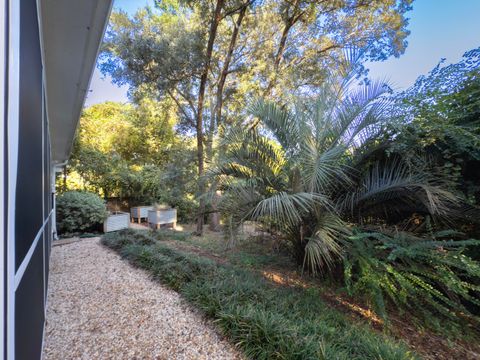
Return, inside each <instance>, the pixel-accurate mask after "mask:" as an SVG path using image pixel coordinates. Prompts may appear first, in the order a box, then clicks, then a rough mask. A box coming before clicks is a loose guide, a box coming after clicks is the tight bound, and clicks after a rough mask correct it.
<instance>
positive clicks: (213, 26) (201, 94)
mask: <svg viewBox="0 0 480 360" xmlns="http://www.w3.org/2000/svg"><path fill="white" fill-rule="evenodd" d="M224 3H225V0H217V3H216V5H215V10H214V14H213V17H212V20H211V22H210V30H209V33H208V43H207V51H206V53H205V65H204V68H203V71H202V75H201V77H200V87H199V91H198V106H197V119H196V120H197V121H196V130H197V160H198V192H199V194H200V196H201V197H200V201H199V209H198V217H197V231H196V235H198V236H201V235H202V233H203V217H204V214H205V200H204V199H203V197H202V195H203V194H204V193H205V189H206V187H205V179H204V171H205V169H204V166H205V165H204V155H203V153H204V152H203V103H204V98H205V88H206V85H207V78H208V71H209V70H210V62H211V59H212V52H213V44H214V42H215V37H216V36H217V29H218V24H219V23H220V21H221V19H222V17H221V12H222V8H223V5H224Z"/></svg>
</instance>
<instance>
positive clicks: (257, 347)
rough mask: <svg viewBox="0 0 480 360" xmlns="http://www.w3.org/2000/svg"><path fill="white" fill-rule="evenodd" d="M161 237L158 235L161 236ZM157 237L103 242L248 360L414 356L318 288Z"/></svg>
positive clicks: (131, 234) (120, 235)
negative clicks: (283, 282)
mask: <svg viewBox="0 0 480 360" xmlns="http://www.w3.org/2000/svg"><path fill="white" fill-rule="evenodd" d="M159 236H160V238H159ZM164 236H165V235H162V233H159V232H157V233H156V232H149V233H145V232H135V231H132V230H127V231H120V232H117V233H109V234H105V235H104V236H103V238H102V242H103V244H104V245H106V246H108V247H110V248H112V249H114V250H116V251H118V252H119V253H120V254H121V255H122V256H123V257H124V258H126V259H127V260H128V261H130V262H131V263H132V264H134V265H136V266H138V267H141V268H143V269H146V270H147V271H149V272H150V273H151V274H152V276H153V277H154V278H155V279H157V280H159V281H161V282H162V283H163V284H165V285H167V286H169V287H170V288H172V289H174V290H176V291H178V292H180V293H181V294H182V295H183V296H184V297H185V298H186V299H187V300H188V301H189V302H190V303H192V304H193V305H195V306H196V307H198V308H200V309H201V310H202V311H203V312H204V313H205V314H206V315H207V316H208V317H210V318H212V319H214V322H215V323H216V324H217V325H218V326H219V327H220V329H221V330H222V331H223V332H224V333H225V334H226V335H227V336H228V338H229V339H230V341H231V342H232V343H234V344H236V345H237V346H239V347H240V348H241V349H242V350H243V352H244V354H245V355H246V356H247V357H249V358H252V359H415V358H417V357H416V355H415V354H413V353H412V352H411V351H409V350H408V349H407V348H406V347H405V346H404V345H402V344H399V343H398V342H396V341H394V340H392V339H391V338H388V337H387V336H384V335H382V334H378V333H375V332H373V331H372V330H371V329H370V328H369V327H368V326H367V325H364V324H360V323H354V322H352V320H351V319H348V318H347V317H346V316H345V315H343V314H341V313H340V312H338V311H337V310H334V309H332V308H330V307H329V306H327V305H326V304H325V303H324V302H323V301H322V300H321V297H320V296H319V293H318V290H316V289H304V288H284V287H277V286H275V285H273V284H271V283H269V282H268V281H267V280H265V279H264V278H262V277H260V276H259V275H257V274H256V273H254V272H251V271H248V270H245V269H240V268H236V267H233V266H225V265H218V264H216V263H215V262H213V261H212V260H209V259H206V258H201V257H198V256H195V255H192V254H187V253H183V252H180V251H178V250H175V249H173V248H171V247H169V246H167V245H165V244H162V241H161V240H160V239H162V238H163V239H165V237H164Z"/></svg>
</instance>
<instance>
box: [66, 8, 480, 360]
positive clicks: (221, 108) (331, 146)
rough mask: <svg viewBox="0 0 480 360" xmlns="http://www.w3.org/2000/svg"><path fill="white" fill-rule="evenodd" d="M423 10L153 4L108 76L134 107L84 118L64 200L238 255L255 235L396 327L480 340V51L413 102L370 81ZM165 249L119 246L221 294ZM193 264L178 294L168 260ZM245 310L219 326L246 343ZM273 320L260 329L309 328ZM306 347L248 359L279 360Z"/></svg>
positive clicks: (131, 28)
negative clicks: (242, 231)
mask: <svg viewBox="0 0 480 360" xmlns="http://www.w3.org/2000/svg"><path fill="white" fill-rule="evenodd" d="M411 3H412V1H410V0H394V1H390V0H369V1H354V0H351V1H350V0H342V1H336V0H326V1H310V0H293V1H290V0H267V1H256V0H248V1H240V0H215V1H203V0H201V1H155V2H154V4H155V6H154V7H152V8H149V7H147V8H145V9H141V10H139V11H138V12H137V13H136V14H135V15H133V16H129V15H128V14H126V13H123V12H120V11H115V12H114V13H113V15H112V19H111V22H110V25H109V27H108V30H107V34H106V40H105V43H104V46H103V48H102V52H101V58H100V69H101V71H102V72H103V73H104V74H107V75H110V76H111V77H112V78H113V81H114V82H115V83H117V84H127V85H129V89H130V91H129V96H130V99H131V100H132V104H118V103H105V104H99V105H95V106H92V107H91V108H89V109H86V110H85V112H84V114H83V116H82V119H81V123H80V127H79V132H78V135H77V139H76V143H75V147H74V153H73V157H72V162H71V163H70V165H69V170H68V172H67V174H66V175H67V176H66V178H65V181H64V184H63V190H66V189H81V190H89V191H94V192H96V193H98V194H100V195H102V196H103V197H105V198H111V197H114V198H118V199H121V200H125V201H127V202H128V205H130V206H131V205H137V204H151V203H153V202H160V203H168V204H169V205H172V206H174V207H176V208H177V210H178V215H179V218H180V220H181V221H190V220H192V219H194V218H196V219H197V234H198V235H199V234H201V233H202V229H203V227H202V226H203V221H204V219H206V218H207V217H210V220H211V228H212V229H219V228H221V227H222V226H223V229H224V230H225V234H226V237H227V238H228V239H229V240H230V245H232V244H234V243H235V240H236V239H237V237H238V229H239V228H240V227H241V226H242V224H244V223H245V222H246V221H253V222H254V223H255V224H256V226H259V227H261V229H262V230H263V231H264V232H267V233H269V235H270V236H272V237H274V238H275V239H278V241H279V243H280V246H282V248H283V249H285V250H287V251H289V252H290V253H291V254H292V257H293V258H294V259H295V260H296V261H297V263H298V265H299V267H301V268H302V269H303V270H305V271H309V272H311V273H313V274H315V275H319V276H324V277H326V276H329V277H330V278H333V279H334V280H335V281H336V282H337V283H340V284H341V286H344V287H345V288H346V289H347V291H349V292H350V293H351V294H355V295H356V296H358V297H364V298H365V299H367V300H368V301H369V302H370V303H371V304H372V305H373V306H374V307H375V308H376V310H377V311H378V313H379V314H381V315H382V316H384V317H385V318H386V317H387V313H388V309H389V308H390V306H396V307H397V308H399V309H400V310H403V311H409V312H412V313H415V314H418V315H420V316H422V317H423V318H424V319H425V320H427V322H430V323H435V322H437V323H438V322H440V321H441V320H444V319H446V320H448V321H449V323H450V322H451V323H452V324H454V327H456V328H457V329H458V328H459V327H460V326H463V325H464V324H468V325H472V324H477V323H478V316H479V306H478V305H479V300H478V299H479V293H478V292H479V288H478V284H479V281H480V279H479V267H478V260H479V258H480V255H479V254H480V251H479V250H478V246H477V245H478V242H477V241H476V240H471V239H476V238H477V239H478V238H480V220H479V219H480V208H479V206H480V186H479V184H480V152H479V149H480V122H479V121H480V100H479V99H480V72H479V71H480V70H479V69H480V49H473V50H471V51H469V52H467V53H466V54H465V56H464V58H463V59H462V60H461V61H460V62H459V63H457V64H450V65H446V64H444V62H443V61H442V62H441V63H440V64H439V65H438V66H437V67H435V68H434V69H433V70H432V71H431V72H430V73H429V74H427V75H425V76H422V77H420V78H419V79H418V80H417V82H416V83H415V85H414V86H413V87H412V88H410V89H408V90H406V91H404V92H401V93H397V94H395V93H393V91H392V90H391V89H390V88H389V86H388V84H385V83H384V82H381V81H375V80H371V79H366V78H364V77H365V76H366V75H367V71H366V69H365V67H364V64H365V61H367V60H368V61H376V60H385V59H386V58H388V57H390V56H399V55H401V54H402V53H403V52H404V51H405V48H406V45H407V44H406V37H407V35H408V30H407V24H408V19H407V18H406V17H405V14H406V12H407V11H408V10H409V9H411ZM179 29H181V31H179ZM219 218H221V219H222V226H220V223H219V221H218V219H219ZM112 236H113V235H112ZM129 236H133V238H136V236H137V235H135V236H134V235H133V234H129ZM113 237H114V238H115V236H113ZM121 237H122V238H123V239H124V240H125V241H126V242H127V243H128V242H129V241H130V240H128V239H127V236H126V235H125V237H123V235H121ZM106 239H107V238H106ZM115 239H117V238H115ZM115 239H114V242H115V241H117V240H118V239H117V240H115ZM122 241H123V240H122ZM146 241H147V240H146ZM149 241H150V240H148V241H147V243H145V244H143V243H142V244H136V245H135V244H130V245H128V246H126V245H125V246H124V245H121V246H120V245H119V248H121V249H123V250H124V251H126V252H128V251H132V254H133V255H131V256H133V258H134V259H135V262H136V263H141V264H142V266H145V267H149V266H150V265H151V266H152V267H153V270H154V271H155V273H156V274H157V272H158V274H157V275H156V276H158V277H160V278H161V279H162V280H163V281H165V282H167V283H169V284H170V285H171V286H172V287H175V288H176V289H179V290H181V291H184V290H183V289H184V286H186V285H185V284H187V283H191V282H193V283H195V281H196V280H195V279H194V277H195V276H198V277H199V280H198V281H205V284H208V285H209V286H210V285H212V286H213V285H215V286H217V285H218V284H217V283H216V282H215V283H213V282H212V281H213V280H211V279H210V278H209V277H208V276H207V275H205V274H204V273H202V271H200V270H198V274H197V270H192V272H193V273H195V274H193V275H192V274H187V273H188V272H189V271H190V270H191V269H190V268H189V266H190V265H191V264H190V263H189V261H187V260H185V259H184V258H182V257H181V256H180V257H177V256H176V255H173V254H171V253H168V251H167V250H165V249H164V248H162V247H161V246H158V244H156V243H155V244H154V243H151V242H149ZM139 246H141V247H139ZM137 252H139V253H137ZM144 252H145V253H144ZM166 253H168V254H166ZM143 256H145V258H143ZM157 257H158V259H160V260H159V261H160V262H158V263H157V260H158V259H157ZM138 259H141V260H138ZM177 260H178V261H179V262H180V263H181V265H182V266H185V269H181V270H179V273H178V277H179V278H178V279H177V277H176V275H172V272H171V271H167V272H166V273H167V274H170V275H168V276H169V277H166V276H167V275H165V277H164V276H163V275H160V269H164V268H163V265H161V264H160V263H161V262H162V261H164V262H165V264H168V267H172V268H175V267H176V266H177V265H174V261H177ZM143 261H145V263H143ZM153 264H156V265H153ZM157 266H158V268H157ZM179 266H180V265H179ZM192 266H194V267H195V266H196V265H192ZM205 266H206V269H207V270H206V272H207V273H208V272H209V271H210V270H209V269H210V266H209V265H205ZM188 269H190V270H188ZM195 269H196V268H195ZM212 271H213V270H212ZM215 271H217V270H215ZM222 271H224V270H222ZM204 276H207V278H204ZM170 277H171V278H170ZM207 280H208V281H207ZM177 282H178V283H177ZM237 285H238V286H239V288H240V289H241V288H242V287H243V286H244V284H243V283H239V284H237ZM202 286H204V285H201V287H202ZM222 286H224V285H221V284H220V285H218V287H219V288H218V291H219V292H220V293H222V291H224V289H223V287H222ZM225 286H227V285H225ZM259 286H263V285H259ZM185 291H186V290H185ZM189 291H190V290H189ZM192 291H193V290H192ZM202 291H203V290H202ZM269 291H270V290H268V291H267V292H268V293H269V294H270V292H269ZM185 293H186V294H190V293H189V292H185ZM210 295H211V296H212V297H213V298H214V296H213V295H212V294H210ZM270 295H271V294H270ZM270 295H269V296H270ZM188 296H190V295H188ZM196 296H197V295H195V296H193V298H195V299H197V298H196ZM285 296H286V298H288V297H289V296H290V295H285ZM195 301H196V303H198V304H201V306H206V308H205V309H207V310H206V311H207V312H208V311H209V310H208V306H211V305H210V304H209V305H208V306H207V305H204V304H205V303H204V301H207V300H205V299H202V300H201V301H200V300H199V299H197V300H195ZM212 301H213V300H212ZM262 301H263V300H262ZM279 301H280V300H279ZM314 305H315V306H316V305H317V304H316V303H315V304H314ZM235 306H236V304H232V309H228V311H227V310H225V309H224V308H222V311H226V313H225V314H226V315H225V316H226V318H227V320H219V321H220V322H221V323H222V324H224V326H225V329H226V331H227V332H230V334H231V335H232V336H234V337H235V336H236V335H235V334H237V331H238V334H239V335H238V336H239V339H241V338H242V336H244V335H245V332H248V331H254V330H255V329H256V330H255V331H257V330H258V328H255V329H254V328H252V327H250V326H249V325H245V326H246V327H245V328H244V329H243V330H241V329H239V326H240V324H239V323H238V322H237V320H238V319H239V318H237V317H236V316H237V315H238V314H237V312H236V311H237V310H238V311H240V312H243V311H247V310H248V311H250V310H249V309H244V308H242V309H237V308H235V309H233V307H235ZM265 306H266V305H265ZM319 306H320V305H319ZM217 310H218V309H217ZM217 310H215V311H217ZM271 310H272V309H270V308H269V309H268V311H267V310H265V311H267V312H266V313H262V314H261V315H259V314H255V315H252V316H257V315H258V316H263V317H264V318H263V320H265V322H267V323H268V322H269V321H270V320H271V323H272V324H273V323H276V321H277V320H278V319H280V320H278V321H279V323H278V324H277V325H278V326H281V325H282V324H284V325H286V326H287V325H288V326H292V327H294V328H296V326H300V327H301V326H303V325H298V324H297V323H295V322H294V321H293V320H292V319H290V318H288V319H286V318H285V316H286V315H285V314H277V313H271ZM212 311H213V310H212ZM248 311H247V312H248ZM302 311H303V310H302ZM242 314H243V313H242ZM212 315H214V316H215V317H218V316H220V315H218V313H217V312H214V314H213V313H212ZM243 315H245V314H243ZM243 315H242V316H243ZM302 315H305V316H313V315H312V314H311V313H308V314H304V313H303V312H301V311H300V312H299V313H298V316H302ZM222 316H223V315H222ZM222 319H223V317H222ZM228 319H230V320H231V321H230V320H228ZM234 319H236V320H235V321H234ZM257 320H259V319H255V321H253V320H252V321H253V322H252V324H253V325H252V326H254V327H255V326H257V325H258V322H257ZM222 321H225V322H222ZM238 321H240V320H238ZM459 324H460V325H459ZM337 325H338V324H337ZM337 325H336V326H337ZM311 326H312V327H314V325H311ZM303 330H304V329H303ZM303 330H298V331H300V332H301V331H303ZM317 330H318V329H317V328H315V331H317ZM242 331H244V332H243V333H242ZM291 331H293V330H291ZM291 331H290V332H291ZM295 331H296V330H295ZM295 331H294V332H295ZM318 331H320V332H321V333H322V334H323V332H322V331H323V330H318ZM296 335H298V334H297V333H295V335H288V334H287V333H282V334H280V335H279V334H277V333H275V334H273V335H272V336H273V337H272V339H273V340H271V341H272V342H271V343H270V345H272V344H274V345H272V346H273V347H272V349H267V350H266V349H265V348H263V347H262V346H261V345H258V344H257V345H254V346H253V345H252V344H253V342H252V343H249V345H248V346H247V347H248V350H247V352H248V351H252V354H255V355H256V356H258V357H260V358H261V357H267V355H268V356H272V353H271V351H273V349H274V348H275V347H277V348H282V346H284V345H283V343H282V342H285V346H287V347H288V346H290V345H291V344H292V343H290V342H289V341H290V340H289V339H290V338H288V339H287V338H286V337H289V336H296ZM325 336H326V335H325ZM252 341H254V339H252ZM301 341H304V339H302V340H301ZM294 342H295V341H294ZM292 346H293V347H295V346H297V345H295V344H294V345H292ZM302 346H304V347H305V349H307V350H305V351H313V352H312V353H314V352H315V351H317V352H318V351H320V350H319V349H318V348H316V347H315V346H316V345H315V346H314V345H312V346H313V347H310V345H309V344H305V343H304V344H303V345H302ZM292 349H293V348H288V349H283V350H285V351H286V353H289V354H292V352H293V353H295V354H297V353H296V351H297V350H298V349H297V350H292ZM283 350H281V351H283ZM279 351H280V350H279ZM298 351H300V350H298ZM332 351H333V350H332ZM300 353H301V352H299V353H298V354H300ZM347 353H348V351H347ZM347 353H345V354H347ZM298 354H297V355H298ZM345 354H344V353H342V355H341V356H339V357H340V358H341V357H342V356H344V355H345ZM377 355H378V354H377ZM345 356H346V355H345ZM355 356H356V355H355ZM378 356H379V357H381V356H380V355H378ZM382 356H383V355H382ZM279 357H280V356H279ZM386 357H388V356H386ZM327 358H328V357H327Z"/></svg>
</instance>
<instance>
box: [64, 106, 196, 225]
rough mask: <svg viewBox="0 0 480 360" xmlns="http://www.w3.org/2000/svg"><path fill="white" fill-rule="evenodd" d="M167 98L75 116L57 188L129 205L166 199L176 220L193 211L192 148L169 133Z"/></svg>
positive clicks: (171, 121) (188, 217)
mask: <svg viewBox="0 0 480 360" xmlns="http://www.w3.org/2000/svg"><path fill="white" fill-rule="evenodd" d="M175 122H176V115H175V112H174V111H172V108H171V106H169V105H168V102H167V103H165V102H163V103H157V102H153V101H148V100H143V101H142V102H141V104H140V105H135V106H134V105H125V104H120V103H112V102H107V103H104V104H98V105H94V106H92V107H90V108H88V109H86V110H85V111H84V113H83V115H82V118H81V120H80V126H79V131H78V133H77V137H76V141H75V146H74V150H73V154H72V158H71V160H70V162H69V165H68V174H66V178H65V179H64V180H65V182H63V179H59V183H58V186H59V190H60V191H65V190H66V189H69V190H86V191H93V192H96V193H98V194H101V195H102V196H103V197H104V198H106V199H109V198H115V199H119V200H122V201H126V202H127V203H128V205H129V206H134V205H151V204H153V203H155V202H160V203H167V204H169V205H171V206H174V207H175V208H177V213H178V216H179V219H180V220H181V221H189V220H191V219H192V218H194V217H195V215H196V208H197V203H196V201H195V199H194V195H195V193H196V188H197V185H196V178H195V162H194V149H193V148H192V146H191V145H190V141H189V140H188V138H185V137H181V136H179V135H177V134H176V133H175V131H174V125H175Z"/></svg>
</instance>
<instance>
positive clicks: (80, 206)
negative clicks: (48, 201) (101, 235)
mask: <svg viewBox="0 0 480 360" xmlns="http://www.w3.org/2000/svg"><path fill="white" fill-rule="evenodd" d="M56 206H57V214H56V216H57V228H58V231H59V233H60V234H65V233H70V234H71V233H76V232H88V231H91V230H98V226H99V225H100V224H101V223H103V221H104V220H105V219H106V217H107V215H108V213H107V209H106V207H105V202H104V201H103V200H102V199H101V198H100V197H99V196H98V195H97V194H94V193H88V192H79V191H68V192H66V193H63V194H61V195H60V196H59V197H58V198H57V204H56Z"/></svg>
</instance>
